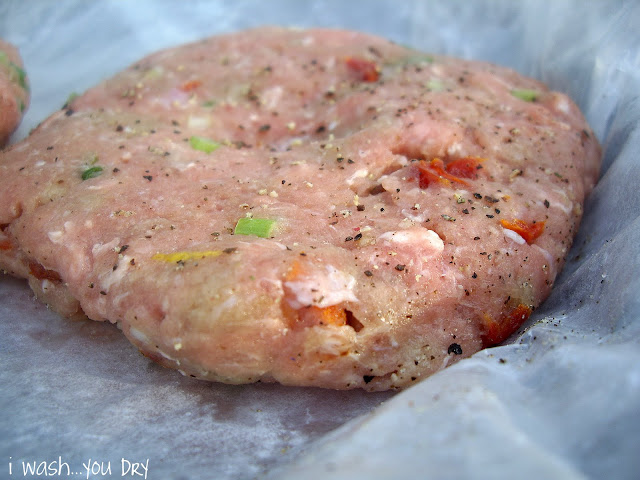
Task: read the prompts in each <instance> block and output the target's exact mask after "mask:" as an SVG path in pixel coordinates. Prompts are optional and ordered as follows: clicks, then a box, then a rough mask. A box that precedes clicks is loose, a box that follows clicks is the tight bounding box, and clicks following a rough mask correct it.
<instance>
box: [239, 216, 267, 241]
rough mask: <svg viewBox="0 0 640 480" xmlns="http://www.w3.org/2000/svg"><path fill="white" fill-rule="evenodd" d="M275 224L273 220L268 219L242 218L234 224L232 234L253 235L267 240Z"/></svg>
mask: <svg viewBox="0 0 640 480" xmlns="http://www.w3.org/2000/svg"><path fill="white" fill-rule="evenodd" d="M275 224H276V222H275V220H271V219H269V218H248V217H243V218H241V219H239V220H238V223H236V228H235V230H234V231H233V233H234V234H235V235H255V236H256V237H262V238H269V237H270V236H271V232H272V231H273V227H274V226H275Z"/></svg>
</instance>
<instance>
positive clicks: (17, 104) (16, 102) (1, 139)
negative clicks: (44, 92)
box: [0, 39, 29, 147]
mask: <svg viewBox="0 0 640 480" xmlns="http://www.w3.org/2000/svg"><path fill="white" fill-rule="evenodd" d="M28 106H29V83H28V81H27V74H26V72H25V71H24V69H23V68H22V59H21V58H20V54H19V53H18V50H17V49H16V48H15V47H14V46H13V45H11V44H10V43H7V42H5V41H3V40H1V39H0V147H2V146H3V145H4V144H5V143H6V142H7V140H8V139H9V137H10V136H11V134H12V133H13V132H14V131H15V129H16V128H18V125H19V124H20V120H22V114H23V113H24V111H25V109H26V108H27V107H28Z"/></svg>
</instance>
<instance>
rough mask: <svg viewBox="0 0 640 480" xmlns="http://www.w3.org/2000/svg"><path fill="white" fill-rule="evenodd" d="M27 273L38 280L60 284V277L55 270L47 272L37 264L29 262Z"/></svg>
mask: <svg viewBox="0 0 640 480" xmlns="http://www.w3.org/2000/svg"><path fill="white" fill-rule="evenodd" d="M29 273H30V274H31V275H33V276H34V277H36V278H37V279H38V280H50V281H52V282H61V281H62V279H61V278H60V275H59V274H58V272H56V271H55V270H48V269H46V268H44V267H43V266H42V265H40V264H39V263H38V262H29Z"/></svg>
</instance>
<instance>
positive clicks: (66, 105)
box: [62, 92, 79, 110]
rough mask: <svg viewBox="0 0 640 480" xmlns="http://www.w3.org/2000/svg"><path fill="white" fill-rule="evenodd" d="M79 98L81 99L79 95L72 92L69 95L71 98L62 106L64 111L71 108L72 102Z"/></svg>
mask: <svg viewBox="0 0 640 480" xmlns="http://www.w3.org/2000/svg"><path fill="white" fill-rule="evenodd" d="M78 97H79V95H78V94H77V93H76V92H71V93H70V94H69V96H68V97H67V101H66V102H64V105H63V106H62V109H63V110H66V109H67V108H69V106H70V105H71V102H73V101H74V100H75V99H76V98H78Z"/></svg>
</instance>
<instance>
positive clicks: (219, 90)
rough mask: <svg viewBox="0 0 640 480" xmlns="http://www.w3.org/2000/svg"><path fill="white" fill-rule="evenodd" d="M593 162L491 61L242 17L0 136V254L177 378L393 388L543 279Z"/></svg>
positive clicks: (538, 292)
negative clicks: (20, 132)
mask: <svg viewBox="0 0 640 480" xmlns="http://www.w3.org/2000/svg"><path fill="white" fill-rule="evenodd" d="M599 162H600V148H599V146H598V143H597V141H596V139H595V137H594V135H593V133H592V131H591V130H590V128H589V127H588V125H587V124H586V123H585V120H584V118H583V117H582V115H581V113H580V112H579V111H578V109H577V107H576V106H575V105H574V104H573V103H572V101H571V100H569V98H567V97H566V96H565V95H563V94H561V93H557V92H552V91H549V90H548V89H547V88H546V87H545V86H544V85H542V84H541V83H539V82H537V81H535V80H532V79H529V78H525V77H523V76H521V75H519V74H517V73H515V72H513V71H511V70H508V69H506V68H501V67H497V66H495V65H490V64H487V63H480V62H474V61H465V60H458V59H453V58H447V57H442V56H437V55H426V54H424V53H421V52H418V51H414V50H410V49H407V48H405V47H401V46H398V45H395V44H393V43H391V42H389V41H387V40H384V39H382V38H377V37H374V36H369V35H365V34H361V33H354V32H347V31H336V30H308V31H306V30H290V29H281V28H261V29H255V30H250V31H244V32H239V33H234V34H230V35H223V36H218V37H213V38H209V39H205V40H203V41H200V42H197V43H194V44H190V45H186V46H182V47H178V48H174V49H170V50H165V51H161V52H159V53H156V54H154V55H151V56H149V57H147V58H145V59H143V60H141V61H139V62H137V63H135V64H134V65H133V66H131V67H130V68H128V69H127V70H125V71H124V72H122V73H120V74H118V75H116V76H115V77H113V78H111V79H110V80H107V81H106V82H104V83H102V84H101V85H98V86H97V87H95V88H92V89H91V90H89V91H87V92H86V93H85V94H84V95H82V96H80V97H78V98H76V99H75V100H74V101H73V102H72V104H71V105H70V106H68V108H65V109H63V110H61V111H59V112H58V113H55V114H54V115H52V116H51V117H50V118H49V119H47V120H46V121H45V122H43V123H42V124H41V125H40V126H39V127H38V128H37V129H36V130H35V131H34V132H33V133H32V134H31V136H29V138H27V139H26V140H24V141H23V142H21V143H19V144H17V145H14V146H12V147H10V148H9V149H8V150H7V151H5V152H3V153H2V154H0V227H1V231H2V233H1V235H0V266H2V268H4V269H5V270H6V271H8V272H9V273H10V274H13V275H17V276H19V277H25V278H27V279H28V281H29V284H30V285H31V288H33V290H34V291H35V293H36V295H37V296H38V297H39V298H40V299H42V300H43V301H44V302H46V303H48V304H49V305H51V307H52V308H54V309H55V310H57V311H58V312H60V313H61V314H62V315H66V316H70V317H82V316H83V315H86V316H87V317H89V318H91V319H94V320H98V321H103V320H108V321H110V322H114V323H117V325H118V326H119V327H120V328H121V329H122V331H123V332H124V333H125V335H126V336H127V337H128V338H129V340H130V341H131V342H132V343H133V344H135V346H136V347H137V348H139V349H140V350H141V351H142V352H143V353H144V354H145V355H147V356H148V357H150V358H152V359H153V360H155V361H157V362H160V363H161V364H163V365H166V366H170V367H173V368H176V369H178V370H180V371H181V372H182V373H184V374H186V375H191V376H195V377H198V378H202V379H208V380H215V381H221V382H228V383H246V382H256V381H268V382H270V381H277V382H281V383H283V384H289V385H313V386H320V387H328V388H337V389H349V388H357V387H361V388H364V389H367V390H384V389H390V388H401V387H405V386H408V385H410V384H411V383H412V382H415V381H418V380H419V379H420V378H423V377H425V376H427V375H429V374H431V373H433V372H435V371H438V370H440V369H442V368H443V367H445V366H447V365H450V364H451V363H453V362H455V361H456V360H459V359H461V358H463V357H467V356H469V355H471V354H473V353H474V352H477V351H478V350H480V349H481V348H483V347H487V346H491V345H494V344H497V343H499V342H501V341H503V340H504V339H506V338H507V337H508V336H509V335H510V334H512V333H513V332H514V331H515V330H517V328H518V326H519V325H521V324H522V322H523V321H524V320H526V319H527V317H528V316H529V315H530V313H531V312H532V311H533V309H535V308H536V306H538V305H539V304H540V302H541V301H542V300H543V299H544V298H545V297H547V295H548V294H549V292H550V290H551V288H552V286H553V283H554V279H555V278H556V276H557V274H558V271H559V269H560V268H561V266H562V264H563V262H564V259H565V257H566V255H567V252H568V249H569V247H570V244H571V240H572V237H573V236H574V234H575V233H576V229H577V228H578V223H579V220H580V217H581V213H582V204H583V201H584V198H585V195H586V194H587V193H588V192H589V190H591V188H592V187H593V185H594V183H595V181H596V178H597V175H598V168H599Z"/></svg>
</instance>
